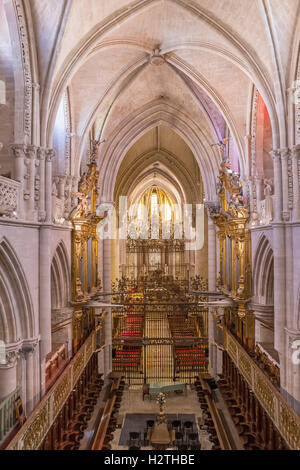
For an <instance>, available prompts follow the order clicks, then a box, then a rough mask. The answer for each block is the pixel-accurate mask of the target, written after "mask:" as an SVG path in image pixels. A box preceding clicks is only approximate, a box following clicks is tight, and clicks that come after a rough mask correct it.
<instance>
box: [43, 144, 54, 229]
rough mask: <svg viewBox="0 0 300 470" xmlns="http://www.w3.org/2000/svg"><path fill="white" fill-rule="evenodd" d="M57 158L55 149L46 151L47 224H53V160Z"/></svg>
mask: <svg viewBox="0 0 300 470" xmlns="http://www.w3.org/2000/svg"><path fill="white" fill-rule="evenodd" d="M54 156H55V151H54V150H53V149H46V170H45V209H46V222H48V223H52V159H53V158H54Z"/></svg>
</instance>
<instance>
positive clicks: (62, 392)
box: [53, 375, 71, 416]
mask: <svg viewBox="0 0 300 470" xmlns="http://www.w3.org/2000/svg"><path fill="white" fill-rule="evenodd" d="M70 392H71V380H70V377H69V375H66V376H65V377H64V378H63V380H62V381H61V382H60V383H59V385H58V387H57V388H56V390H55V391H54V398H53V416H56V415H57V414H58V412H59V410H60V409H61V408H62V406H63V404H64V403H65V401H66V399H67V397H68V395H69V393H70Z"/></svg>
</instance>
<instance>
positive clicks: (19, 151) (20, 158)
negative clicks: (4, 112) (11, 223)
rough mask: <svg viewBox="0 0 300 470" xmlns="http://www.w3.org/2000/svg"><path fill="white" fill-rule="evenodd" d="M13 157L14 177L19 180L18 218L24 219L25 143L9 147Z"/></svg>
mask: <svg viewBox="0 0 300 470" xmlns="http://www.w3.org/2000/svg"><path fill="white" fill-rule="evenodd" d="M11 149H12V152H13V155H14V157H15V164H14V178H15V180H16V181H19V182H20V199H19V214H18V216H19V218H20V219H25V218H26V214H25V205H24V176H25V150H26V147H25V145H12V147H11Z"/></svg>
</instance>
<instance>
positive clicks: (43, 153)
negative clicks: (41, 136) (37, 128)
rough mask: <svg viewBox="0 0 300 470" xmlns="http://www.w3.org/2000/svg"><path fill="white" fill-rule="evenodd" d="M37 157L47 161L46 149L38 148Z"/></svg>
mask: <svg viewBox="0 0 300 470" xmlns="http://www.w3.org/2000/svg"><path fill="white" fill-rule="evenodd" d="M37 157H38V159H39V160H45V158H46V149H45V148H43V147H38V149H37Z"/></svg>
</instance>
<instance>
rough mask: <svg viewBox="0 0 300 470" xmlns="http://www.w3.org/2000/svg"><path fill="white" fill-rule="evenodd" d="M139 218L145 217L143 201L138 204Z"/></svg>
mask: <svg viewBox="0 0 300 470" xmlns="http://www.w3.org/2000/svg"><path fill="white" fill-rule="evenodd" d="M138 219H139V220H142V219H143V204H142V203H141V202H140V203H139V205H138Z"/></svg>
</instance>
